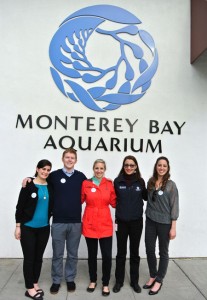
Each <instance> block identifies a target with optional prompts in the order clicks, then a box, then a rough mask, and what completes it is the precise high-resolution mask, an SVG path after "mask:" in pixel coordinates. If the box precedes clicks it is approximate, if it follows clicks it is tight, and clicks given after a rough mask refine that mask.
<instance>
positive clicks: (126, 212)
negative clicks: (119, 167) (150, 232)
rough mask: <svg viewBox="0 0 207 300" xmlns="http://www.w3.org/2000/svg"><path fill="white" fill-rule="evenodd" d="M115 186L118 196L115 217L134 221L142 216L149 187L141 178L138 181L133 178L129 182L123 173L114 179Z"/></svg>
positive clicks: (118, 219) (119, 219)
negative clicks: (147, 187)
mask: <svg viewBox="0 0 207 300" xmlns="http://www.w3.org/2000/svg"><path fill="white" fill-rule="evenodd" d="M114 187H115V192H116V196H117V204H116V212H115V217H116V220H117V221H126V222H127V221H134V220H139V219H140V218H142V215H143V199H144V200H147V189H146V187H145V182H144V180H143V179H142V178H141V179H140V180H139V181H137V179H136V178H134V179H132V181H131V182H130V184H128V183H127V181H126V180H125V178H124V176H123V175H120V176H119V177H117V178H116V179H115V180H114Z"/></svg>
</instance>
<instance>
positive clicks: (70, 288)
mask: <svg viewBox="0 0 207 300" xmlns="http://www.w3.org/2000/svg"><path fill="white" fill-rule="evenodd" d="M67 289H68V292H75V289H76V285H75V282H74V281H69V282H67Z"/></svg>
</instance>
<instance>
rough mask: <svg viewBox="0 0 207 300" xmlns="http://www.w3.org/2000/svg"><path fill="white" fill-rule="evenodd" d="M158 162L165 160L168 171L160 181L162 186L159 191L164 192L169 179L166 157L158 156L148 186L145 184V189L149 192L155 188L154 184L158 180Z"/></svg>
mask: <svg viewBox="0 0 207 300" xmlns="http://www.w3.org/2000/svg"><path fill="white" fill-rule="evenodd" d="M160 160H165V161H166V163H167V166H168V170H167V173H166V174H165V175H164V176H163V179H162V186H161V190H162V191H164V189H165V187H166V184H167V181H168V179H170V163H169V160H168V158H167V157H165V156H160V157H158V159H157V160H156V163H155V165H154V170H153V175H152V177H151V178H150V179H149V181H148V184H147V189H148V190H151V189H153V188H154V187H155V183H156V181H157V180H158V174H157V165H158V163H159V161H160Z"/></svg>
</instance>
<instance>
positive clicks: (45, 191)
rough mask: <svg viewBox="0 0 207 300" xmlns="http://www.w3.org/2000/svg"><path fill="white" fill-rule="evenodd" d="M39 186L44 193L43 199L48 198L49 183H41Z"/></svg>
mask: <svg viewBox="0 0 207 300" xmlns="http://www.w3.org/2000/svg"><path fill="white" fill-rule="evenodd" d="M38 188H39V189H40V192H41V194H42V197H43V199H44V200H46V199H47V194H48V192H47V185H41V184H39V186H38Z"/></svg>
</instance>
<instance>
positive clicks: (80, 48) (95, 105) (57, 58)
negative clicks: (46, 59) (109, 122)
mask: <svg viewBox="0 0 207 300" xmlns="http://www.w3.org/2000/svg"><path fill="white" fill-rule="evenodd" d="M114 24H116V26H115V28H114V27H113V26H112V25H114ZM138 24H141V21H140V20H139V19H138V18H137V17H136V16H134V15H133V14H132V13H130V12H128V11H126V10H124V9H122V8H120V7H117V6H113V5H94V6H90V7H86V8H83V9H80V10H78V11H77V12H75V13H73V14H71V15H70V16H69V17H67V18H66V19H65V20H64V21H63V22H62V24H61V25H60V27H59V29H58V30H57V32H56V33H55V35H54V36H53V38H52V40H51V43H50V47H49V55H50V60H51V62H52V64H53V67H51V74H52V77H53V80H54V81H55V83H56V85H57V87H58V88H59V90H60V91H61V92H62V93H63V94H64V95H65V96H66V97H68V98H70V99H71V100H73V101H75V102H82V103H83V104H84V105H85V106H86V107H88V108H89V109H92V110H94V111H99V112H105V111H108V110H114V109H117V108H119V107H120V106H121V105H126V104H130V103H133V102H135V101H137V100H139V99H140V98H142V97H143V96H144V95H145V93H146V91H147V89H148V88H149V87H150V85H151V80H152V78H153V76H154V74H155V73H156V70H157V67H158V54H157V50H156V47H155V43H154V40H153V38H152V36H151V35H150V34H149V33H148V32H146V31H145V30H141V29H139V27H138ZM106 25H107V26H106ZM109 26H110V27H109ZM111 27H113V29H111ZM108 28H110V30H108ZM94 34H98V35H101V39H104V38H106V36H107V37H111V38H112V39H113V43H118V47H119V49H120V50H119V53H120V55H119V56H118V57H117V58H115V63H114V64H113V65H112V66H109V67H106V68H101V67H98V66H95V65H93V64H92V62H91V61H89V59H88V57H89V55H87V53H88V52H87V44H88V42H89V41H90V38H91V37H92V35H94ZM130 38H131V39H132V38H133V41H131V39H130ZM116 47H117V44H116ZM112 53H113V48H111V53H105V52H104V53H103V55H104V56H105V57H107V56H109V55H112ZM94 55H97V54H96V53H94ZM103 60H104V57H103ZM123 66H124V72H121V71H120V69H121V68H122V70H123ZM123 73H124V74H123Z"/></svg>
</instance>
